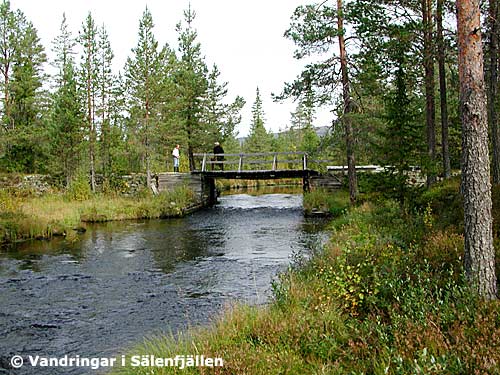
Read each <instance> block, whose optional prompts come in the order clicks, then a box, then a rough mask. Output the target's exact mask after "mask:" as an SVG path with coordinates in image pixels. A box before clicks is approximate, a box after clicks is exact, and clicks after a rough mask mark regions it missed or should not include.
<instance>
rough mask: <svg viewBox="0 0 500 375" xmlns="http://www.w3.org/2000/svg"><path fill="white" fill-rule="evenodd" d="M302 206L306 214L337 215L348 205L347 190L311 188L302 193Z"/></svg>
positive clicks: (343, 211)
mask: <svg viewBox="0 0 500 375" xmlns="http://www.w3.org/2000/svg"><path fill="white" fill-rule="evenodd" d="M303 206H304V213H305V214H306V216H311V215H330V216H339V215H342V214H343V213H345V212H346V211H347V208H348V207H349V192H347V191H345V190H340V189H339V190H336V191H333V192H331V191H327V190H323V189H317V190H313V191H311V192H310V193H307V194H304V200H303Z"/></svg>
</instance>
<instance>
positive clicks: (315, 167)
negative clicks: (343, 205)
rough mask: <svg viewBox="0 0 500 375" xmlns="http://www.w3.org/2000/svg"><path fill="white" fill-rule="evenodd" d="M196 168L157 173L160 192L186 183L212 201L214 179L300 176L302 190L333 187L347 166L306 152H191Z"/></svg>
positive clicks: (338, 184)
mask: <svg viewBox="0 0 500 375" xmlns="http://www.w3.org/2000/svg"><path fill="white" fill-rule="evenodd" d="M193 156H194V158H195V164H196V165H195V167H196V169H195V170H193V171H191V173H171V172H170V173H160V174H158V175H157V178H158V179H157V187H158V190H159V191H165V190H172V189H175V188H176V187H178V186H188V187H189V188H190V189H191V190H193V191H194V192H195V194H196V195H198V196H199V197H200V199H201V201H204V202H208V204H212V203H215V202H216V200H217V194H216V189H215V180H216V179H217V178H220V179H246V180H270V179H280V178H301V179H302V184H303V188H304V191H309V190H310V189H311V188H326V189H336V188H339V187H341V186H342V184H343V182H342V181H343V178H344V176H345V175H346V174H347V166H334V165H331V163H332V162H331V161H330V160H315V159H312V158H310V157H309V156H308V154H307V153H306V152H301V151H290V152H262V153H239V154H213V153H205V154H194V155H193ZM386 168H388V167H381V166H378V165H359V166H356V170H357V171H364V172H371V173H378V172H381V171H384V170H385V169H386Z"/></svg>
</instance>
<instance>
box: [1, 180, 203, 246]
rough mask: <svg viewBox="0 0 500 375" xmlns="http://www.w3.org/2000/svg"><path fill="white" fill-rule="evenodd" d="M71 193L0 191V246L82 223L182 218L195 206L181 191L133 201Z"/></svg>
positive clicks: (63, 231)
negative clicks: (35, 194) (47, 193)
mask: <svg viewBox="0 0 500 375" xmlns="http://www.w3.org/2000/svg"><path fill="white" fill-rule="evenodd" d="M73 193H74V192H71V191H70V193H69V194H68V193H65V194H51V195H45V196H41V197H36V196H27V197H18V196H16V195H15V194H12V193H9V192H8V191H5V190H0V243H1V242H11V241H16V240H21V239H27V238H49V237H51V236H54V235H68V234H70V233H72V231H73V230H74V229H79V228H80V227H81V226H82V225H83V224H82V223H84V222H102V221H111V220H127V219H145V218H148V219H150V218H164V217H174V216H182V215H183V214H184V213H185V212H186V209H188V208H189V207H190V206H192V205H193V204H195V199H194V195H193V193H192V192H191V191H190V190H189V189H187V188H185V187H180V188H178V189H176V190H175V191H172V192H164V193H161V194H159V195H158V196H154V195H152V194H150V193H149V192H147V191H144V192H143V193H141V195H139V196H136V197H122V196H118V195H102V194H95V195H92V194H90V195H88V196H84V195H82V194H81V192H78V190H77V193H76V195H75V194H73Z"/></svg>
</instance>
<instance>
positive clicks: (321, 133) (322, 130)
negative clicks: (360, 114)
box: [236, 126, 330, 146]
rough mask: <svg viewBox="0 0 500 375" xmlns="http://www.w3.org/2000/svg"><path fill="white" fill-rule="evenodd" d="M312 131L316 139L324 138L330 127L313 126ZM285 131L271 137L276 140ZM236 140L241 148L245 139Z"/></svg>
mask: <svg viewBox="0 0 500 375" xmlns="http://www.w3.org/2000/svg"><path fill="white" fill-rule="evenodd" d="M314 130H315V131H316V134H317V135H318V137H324V136H325V135H327V134H328V132H329V131H330V127H329V126H315V127H314ZM287 131H288V130H285V131H282V132H278V133H273V135H274V137H275V138H277V137H278V136H279V135H280V134H281V133H286V132H287ZM236 139H237V140H238V142H239V143H240V146H241V145H242V144H243V143H244V142H245V140H246V139H247V137H238V138H236Z"/></svg>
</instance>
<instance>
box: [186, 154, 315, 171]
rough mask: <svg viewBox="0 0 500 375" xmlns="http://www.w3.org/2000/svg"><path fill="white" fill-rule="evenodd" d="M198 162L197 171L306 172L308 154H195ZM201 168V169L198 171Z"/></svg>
mask: <svg viewBox="0 0 500 375" xmlns="http://www.w3.org/2000/svg"><path fill="white" fill-rule="evenodd" d="M193 156H194V157H195V161H196V162H197V163H196V164H197V165H196V167H197V171H201V172H208V171H213V170H222V169H224V170H225V171H237V172H242V171H254V170H269V171H276V170H289V169H294V170H306V169H307V168H308V157H307V153H306V152H302V151H290V152H258V153H238V154H213V153H205V154H193ZM198 167H199V169H198Z"/></svg>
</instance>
